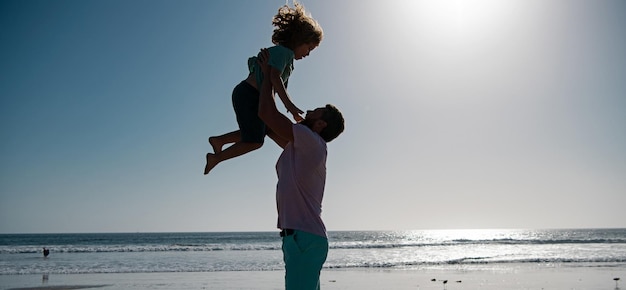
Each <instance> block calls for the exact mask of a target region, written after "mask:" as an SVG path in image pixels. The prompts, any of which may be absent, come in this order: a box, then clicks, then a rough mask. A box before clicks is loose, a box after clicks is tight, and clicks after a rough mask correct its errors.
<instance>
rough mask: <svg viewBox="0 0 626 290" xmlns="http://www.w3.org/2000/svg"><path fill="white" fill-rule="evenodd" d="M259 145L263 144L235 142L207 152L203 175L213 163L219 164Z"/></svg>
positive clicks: (213, 165)
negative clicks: (219, 149) (218, 150)
mask: <svg viewBox="0 0 626 290" xmlns="http://www.w3.org/2000/svg"><path fill="white" fill-rule="evenodd" d="M229 134H230V133H229ZM261 146H263V143H247V142H235V144H233V145H232V146H230V147H228V148H226V149H224V151H220V152H218V153H215V154H212V153H207V154H206V165H205V166H204V175H207V174H209V171H211V169H213V167H215V165H217V164H219V163H220V162H222V161H224V160H228V159H231V158H235V157H237V156H241V155H243V154H246V153H248V152H250V151H254V150H256V149H259V148H261Z"/></svg>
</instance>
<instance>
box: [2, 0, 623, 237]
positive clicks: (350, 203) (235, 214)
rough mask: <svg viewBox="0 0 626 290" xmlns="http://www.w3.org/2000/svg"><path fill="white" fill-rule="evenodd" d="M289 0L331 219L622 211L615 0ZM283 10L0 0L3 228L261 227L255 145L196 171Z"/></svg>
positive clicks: (379, 223) (474, 221) (364, 223)
mask: <svg viewBox="0 0 626 290" xmlns="http://www.w3.org/2000/svg"><path fill="white" fill-rule="evenodd" d="M289 3H290V4H291V1H289ZM302 3H303V4H304V5H305V7H306V8H307V10H308V11H309V12H310V13H311V14H312V16H313V17H314V18H316V19H317V20H318V22H319V23H320V24H321V26H322V27H323V29H324V40H323V42H322V44H321V45H320V47H318V48H317V49H315V50H314V51H313V52H312V53H311V55H310V56H309V57H308V58H306V59H304V60H300V61H296V63H295V71H294V72H293V74H292V76H291V79H290V82H289V92H290V94H291V97H292V99H293V101H294V102H295V103H296V104H297V105H298V106H299V107H300V108H303V109H304V108H308V109H312V108H315V107H319V106H322V105H324V104H327V103H332V104H335V105H336V106H337V107H339V108H340V109H341V110H342V111H343V113H344V116H345V118H346V131H345V132H344V134H343V135H341V136H340V137H339V138H338V139H336V140H335V141H333V142H331V143H329V146H328V147H329V148H328V150H329V155H328V164H327V167H328V180H327V186H326V194H325V198H324V204H323V218H324V219H325V222H326V225H327V228H328V230H386V229H388V230H394V229H457V228H578V227H626V129H625V128H626V79H625V76H626V33H624V27H626V2H625V1H618V0H615V1H578V0H551V1H544V0H511V1H501V0H492V1H482V0H478V1H462V0H433V1H429V0H423V1H420V0H415V1H414V0H406V1H396V0H389V1H378V0H377V1H361V0H346V1H331V0H324V1H312V0H303V1H302ZM284 4H285V1H282V0H281V1H279V0H272V1H257V0H244V1H227V0H218V1H195V0H185V1H170V0H129V1H127V0H124V1H121V0H106V1H104V0H93V1H81V0H55V1H48V0H40V1H35V0H19V1H17V0H16V1H13V0H4V1H0V51H1V53H0V97H1V100H0V130H1V131H0V133H1V141H0V233H48V232H136V231H138V232H163V231H171V232H180V231H271V230H274V228H275V225H276V208H275V192H274V190H275V184H276V174H275V170H274V165H275V162H276V159H277V158H278V156H279V154H280V151H279V149H278V147H277V146H276V145H275V144H273V143H272V142H271V140H269V139H268V142H266V145H265V146H264V147H263V148H261V149H260V150H257V151H254V152H252V153H250V154H248V155H245V156H243V157H240V158H237V159H233V160H230V161H226V162H224V163H222V164H220V165H218V166H217V167H216V168H215V169H213V171H212V172H211V173H210V174H209V175H208V176H203V175H202V171H203V168H204V155H205V153H206V152H209V151H210V150H211V147H210V146H209V144H208V142H207V138H208V137H209V136H211V135H217V134H222V133H226V132H230V131H232V130H235V129H237V124H236V121H235V116H234V113H233V110H232V106H231V101H230V99H231V97H230V95H231V92H232V89H233V87H234V86H235V85H236V84H237V83H238V82H239V81H241V80H242V79H244V78H245V77H246V73H247V67H246V62H247V58H248V57H249V56H252V55H254V54H256V53H257V52H258V50H259V48H261V47H267V46H270V45H271V33H272V29H273V27H272V26H271V18H272V16H273V15H274V14H275V13H276V11H277V9H278V7H279V6H281V5H284ZM280 106H281V108H282V105H280Z"/></svg>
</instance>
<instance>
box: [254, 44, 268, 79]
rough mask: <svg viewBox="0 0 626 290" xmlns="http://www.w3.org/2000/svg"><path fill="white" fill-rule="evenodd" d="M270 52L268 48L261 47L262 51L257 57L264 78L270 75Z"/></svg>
mask: <svg viewBox="0 0 626 290" xmlns="http://www.w3.org/2000/svg"><path fill="white" fill-rule="evenodd" d="M269 61H270V52H269V50H267V48H261V52H260V53H259V57H258V58H257V62H258V63H259V67H261V71H262V72H263V78H268V77H269V75H270V69H271V67H270V64H269Z"/></svg>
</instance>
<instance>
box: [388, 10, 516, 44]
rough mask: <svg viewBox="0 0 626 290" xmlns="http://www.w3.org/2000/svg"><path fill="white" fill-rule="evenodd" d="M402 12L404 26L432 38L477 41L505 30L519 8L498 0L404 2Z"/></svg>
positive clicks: (452, 40)
mask: <svg viewBox="0 0 626 290" xmlns="http://www.w3.org/2000/svg"><path fill="white" fill-rule="evenodd" d="M400 3H401V4H399V7H403V6H404V7H405V9H401V8H398V9H397V11H398V13H401V14H402V15H401V17H400V19H401V20H400V21H404V22H405V23H403V24H405V25H404V26H408V27H409V28H410V29H412V30H414V31H415V32H417V33H420V34H424V35H425V36H427V37H429V38H431V39H438V40H440V41H448V42H450V41H451V42H464V43H468V42H474V41H480V40H482V39H484V38H485V37H489V36H490V35H493V34H495V33H497V32H498V31H499V29H501V28H502V27H503V26H504V25H505V23H506V21H507V19H510V17H512V15H513V13H515V10H516V8H515V7H513V6H514V5H513V4H514V2H511V1H498V0H476V1H467V0H437V1H434V0H433V1H415V0H405V1H401V2H400Z"/></svg>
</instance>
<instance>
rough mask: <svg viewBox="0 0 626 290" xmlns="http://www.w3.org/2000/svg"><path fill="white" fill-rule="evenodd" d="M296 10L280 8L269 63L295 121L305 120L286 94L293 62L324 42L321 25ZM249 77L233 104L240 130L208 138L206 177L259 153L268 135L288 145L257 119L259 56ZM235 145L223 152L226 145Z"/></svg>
mask: <svg viewBox="0 0 626 290" xmlns="http://www.w3.org/2000/svg"><path fill="white" fill-rule="evenodd" d="M294 6H295V7H294V8H291V7H289V6H287V5H285V6H282V7H280V8H279V9H278V14H276V15H275V16H274V19H273V20H272V25H274V26H275V27H276V28H275V29H274V33H273V35H272V43H274V44H275V46H273V47H270V48H269V49H268V50H269V52H270V59H269V64H270V66H271V67H272V69H271V71H270V76H269V81H270V82H271V83H272V87H273V88H274V92H275V93H276V94H278V97H279V98H280V100H281V101H282V103H283V105H285V108H287V111H288V112H290V113H291V114H292V115H293V118H294V120H295V121H296V122H299V121H301V120H302V117H301V116H300V114H302V113H303V111H302V110H300V109H299V108H298V107H296V105H294V103H292V102H291V99H290V98H289V94H288V93H287V89H286V88H287V83H288V79H289V76H290V74H291V71H292V70H293V60H294V59H296V60H298V59H302V58H304V57H306V56H308V55H309V53H310V52H311V51H312V50H313V49H315V48H316V47H317V46H318V45H319V44H320V42H321V41H322V37H323V31H322V28H321V27H320V26H319V24H318V23H317V22H316V21H315V20H314V19H313V18H312V17H311V16H310V15H306V14H305V11H304V7H303V6H302V5H301V4H300V3H297V2H295V3H294ZM248 69H249V72H250V73H249V75H248V78H246V79H245V80H244V81H242V82H241V83H239V84H238V85H237V86H236V87H235V88H234V90H233V95H232V101H233V108H234V109H235V115H236V116H237V123H238V125H239V130H238V131H234V132H230V133H226V134H224V135H221V136H213V137H210V138H209V143H210V144H211V147H213V152H214V153H207V155H206V166H205V167H204V174H205V175H206V174H208V173H209V171H211V169H213V167H215V166H216V165H217V164H218V163H220V162H222V161H224V160H228V159H230V158H234V157H237V156H239V155H243V154H246V153H248V152H250V151H253V150H256V149H258V148H260V147H261V146H262V145H263V141H264V139H265V135H268V136H270V138H272V139H273V140H274V141H275V142H276V143H277V144H279V145H281V144H282V145H283V146H284V145H286V142H285V140H281V139H280V138H279V137H278V136H277V135H276V134H273V133H272V132H271V131H269V130H267V129H266V128H265V124H264V123H263V121H261V119H260V118H259V116H258V109H259V88H261V82H263V81H264V80H263V72H262V71H261V69H260V68H259V65H258V63H257V57H251V58H250V59H248ZM230 143H234V144H233V145H231V146H230V147H228V148H226V149H224V150H223V151H222V147H223V146H224V145H225V144H230Z"/></svg>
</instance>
